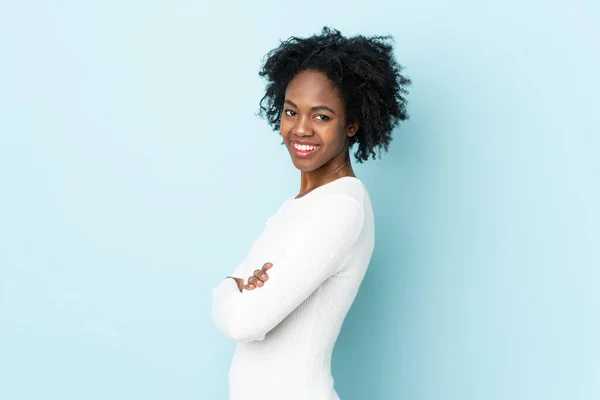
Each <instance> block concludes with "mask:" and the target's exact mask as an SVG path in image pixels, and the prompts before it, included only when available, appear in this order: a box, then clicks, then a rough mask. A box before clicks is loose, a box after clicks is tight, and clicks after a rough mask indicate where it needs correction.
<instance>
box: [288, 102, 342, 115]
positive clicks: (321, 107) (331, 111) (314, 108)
mask: <svg viewBox="0 0 600 400" xmlns="http://www.w3.org/2000/svg"><path fill="white" fill-rule="evenodd" d="M284 103H287V104H289V105H291V106H294V107H296V108H299V107H298V106H297V105H296V104H295V103H294V102H293V101H291V100H286V101H285V102H284ZM310 109H311V111H319V110H325V111H329V112H330V113H332V114H333V115H336V114H335V111H333V110H332V109H331V108H329V107H327V106H314V107H311V108H310Z"/></svg>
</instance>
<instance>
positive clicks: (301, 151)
mask: <svg viewBox="0 0 600 400" xmlns="http://www.w3.org/2000/svg"><path fill="white" fill-rule="evenodd" d="M318 148H319V146H311V145H302V144H296V143H292V149H294V153H295V154H296V155H297V156H299V157H308V156H310V155H312V154H313V153H314V152H315V150H317V149H318Z"/></svg>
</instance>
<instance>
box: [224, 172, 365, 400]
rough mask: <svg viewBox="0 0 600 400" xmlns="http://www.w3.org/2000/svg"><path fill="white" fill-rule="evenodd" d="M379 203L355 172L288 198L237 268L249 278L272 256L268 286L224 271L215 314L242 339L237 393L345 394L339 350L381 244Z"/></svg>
mask: <svg viewBox="0 0 600 400" xmlns="http://www.w3.org/2000/svg"><path fill="white" fill-rule="evenodd" d="M374 228H375V226H374V221H373V209H372V206H371V201H370V198H369V195H368V192H367V189H366V187H365V186H364V185H363V183H362V182H361V181H360V180H359V179H358V178H354V177H343V178H339V179H336V180H335V181H333V182H330V183H327V184H325V185H322V186H319V187H318V188H316V189H313V190H312V191H311V192H309V193H307V194H306V195H304V196H302V197H300V198H298V199H296V198H295V196H294V197H292V198H289V199H287V200H286V201H285V202H284V203H283V205H282V206H281V207H280V208H279V210H278V211H277V213H275V215H273V216H271V217H270V218H269V219H268V220H267V223H266V227H265V229H264V231H263V232H262V233H261V234H260V235H259V237H258V238H257V239H256V240H255V242H254V243H253V245H252V247H251V249H250V251H249V253H248V255H247V256H246V258H245V260H244V261H242V262H241V264H240V265H239V266H238V267H237V268H236V269H235V270H234V271H233V272H232V273H231V274H229V275H231V276H235V277H239V278H243V279H244V281H245V282H246V281H247V279H248V277H250V276H252V274H253V272H254V270H256V269H260V268H261V267H262V266H263V264H265V263H266V262H270V263H272V264H273V267H272V268H271V269H270V270H269V272H268V274H269V279H268V280H267V281H266V282H265V284H264V286H263V287H257V288H255V289H254V290H250V291H248V290H246V289H244V290H243V292H240V291H239V289H238V287H237V284H236V282H235V281H234V280H233V279H231V278H226V279H224V280H223V281H222V282H221V283H220V284H219V285H218V286H216V287H215V288H214V289H213V290H212V293H213V304H212V319H213V323H214V324H215V325H216V327H217V328H218V329H219V330H220V331H221V332H223V334H225V335H226V336H227V337H229V338H231V339H233V340H235V341H237V342H238V343H237V347H236V350H235V354H234V356H233V360H232V363H231V368H230V370H229V396H230V397H229V399H230V400H254V399H257V400H258V399H260V400H338V399H339V397H338V395H337V393H336V391H335V389H334V380H333V377H332V375H331V354H332V351H333V346H334V344H335V341H336V340H337V337H338V334H339V332H340V329H341V327H342V323H343V321H344V318H345V317H346V314H347V312H348V310H349V308H350V306H351V305H352V302H353V301H354V298H355V297H356V294H357V292H358V288H359V286H360V284H361V282H362V279H363V277H364V275H365V272H366V270H367V266H368V264H369V261H370V259H371V255H372V253H373V247H374V242H375V230H374Z"/></svg>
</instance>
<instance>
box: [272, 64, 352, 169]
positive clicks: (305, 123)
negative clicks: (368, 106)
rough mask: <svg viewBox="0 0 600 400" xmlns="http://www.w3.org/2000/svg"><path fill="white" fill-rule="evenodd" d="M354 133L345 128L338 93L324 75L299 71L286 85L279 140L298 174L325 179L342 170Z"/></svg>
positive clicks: (347, 125)
mask: <svg viewBox="0 0 600 400" xmlns="http://www.w3.org/2000/svg"><path fill="white" fill-rule="evenodd" d="M357 129H358V125H356V124H346V116H345V110H344V104H343V102H342V99H341V98H340V95H339V91H338V89H337V88H336V87H335V86H334V85H333V83H332V82H331V81H330V80H329V79H328V78H327V77H326V76H325V75H324V74H322V73H320V72H315V71H302V72H300V73H299V74H298V75H296V76H295V77H294V79H292V81H291V82H290V83H289V84H288V86H287V89H286V91H285V104H284V106H283V113H282V115H281V137H282V138H283V140H284V142H285V144H286V147H287V148H288V151H289V152H290V155H291V157H292V162H293V163H294V166H295V167H296V168H298V169H299V170H301V171H303V172H312V171H317V172H320V173H323V174H324V175H325V174H326V173H327V172H328V171H335V170H337V169H338V168H342V167H343V165H344V164H345V163H349V160H348V159H347V154H348V145H349V138H350V137H351V136H353V135H354V134H355V133H356V131H357Z"/></svg>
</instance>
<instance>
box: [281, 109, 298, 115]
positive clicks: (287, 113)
mask: <svg viewBox="0 0 600 400" xmlns="http://www.w3.org/2000/svg"><path fill="white" fill-rule="evenodd" d="M283 112H284V113H285V115H287V116H289V117H295V116H296V112H295V111H292V110H289V109H287V110H284V111H283Z"/></svg>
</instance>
